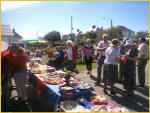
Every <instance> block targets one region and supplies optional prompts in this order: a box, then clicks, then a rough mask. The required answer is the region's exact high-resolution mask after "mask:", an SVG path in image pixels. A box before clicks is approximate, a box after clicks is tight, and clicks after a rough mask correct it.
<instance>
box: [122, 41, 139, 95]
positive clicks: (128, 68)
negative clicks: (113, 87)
mask: <svg viewBox="0 0 150 113" xmlns="http://www.w3.org/2000/svg"><path fill="white" fill-rule="evenodd" d="M125 46H126V47H127V52H126V54H125V55H124V57H126V58H127V61H126V62H125V76H124V88H125V89H126V90H127V91H126V93H127V95H128V96H133V95H134V92H133V91H134V89H135V85H136V59H137V56H138V50H137V48H136V44H135V43H133V41H132V40H131V39H130V40H127V41H126V44H125Z"/></svg>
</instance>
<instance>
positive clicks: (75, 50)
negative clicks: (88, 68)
mask: <svg viewBox="0 0 150 113" xmlns="http://www.w3.org/2000/svg"><path fill="white" fill-rule="evenodd" d="M68 49H69V48H67V50H68ZM72 54H73V55H72V59H73V61H74V62H76V59H77V49H76V47H75V46H72ZM65 56H68V55H67V51H66V55H65Z"/></svg>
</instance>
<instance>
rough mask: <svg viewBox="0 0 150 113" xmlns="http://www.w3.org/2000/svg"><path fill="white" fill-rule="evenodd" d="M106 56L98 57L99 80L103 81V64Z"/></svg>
mask: <svg viewBox="0 0 150 113" xmlns="http://www.w3.org/2000/svg"><path fill="white" fill-rule="evenodd" d="M104 60H105V56H101V58H100V59H98V67H97V82H100V81H101V72H102V65H103V64H104Z"/></svg>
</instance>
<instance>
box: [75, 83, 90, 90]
mask: <svg viewBox="0 0 150 113" xmlns="http://www.w3.org/2000/svg"><path fill="white" fill-rule="evenodd" d="M77 88H78V89H89V88H91V86H90V84H88V83H85V82H81V83H80V84H79V85H78V86H77Z"/></svg>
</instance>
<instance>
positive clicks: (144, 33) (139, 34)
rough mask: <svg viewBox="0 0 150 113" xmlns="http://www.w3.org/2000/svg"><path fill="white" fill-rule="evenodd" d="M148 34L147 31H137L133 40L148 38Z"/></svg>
mask: <svg viewBox="0 0 150 113" xmlns="http://www.w3.org/2000/svg"><path fill="white" fill-rule="evenodd" d="M148 36H149V33H148V31H139V32H137V33H136V35H135V38H137V39H139V38H146V37H147V38H148Z"/></svg>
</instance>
